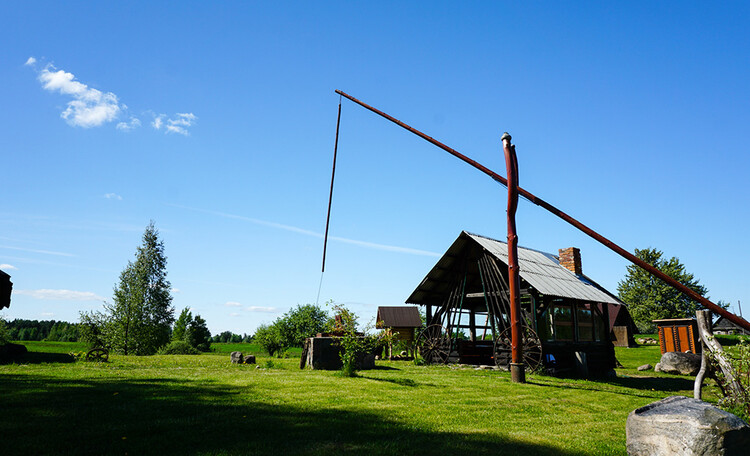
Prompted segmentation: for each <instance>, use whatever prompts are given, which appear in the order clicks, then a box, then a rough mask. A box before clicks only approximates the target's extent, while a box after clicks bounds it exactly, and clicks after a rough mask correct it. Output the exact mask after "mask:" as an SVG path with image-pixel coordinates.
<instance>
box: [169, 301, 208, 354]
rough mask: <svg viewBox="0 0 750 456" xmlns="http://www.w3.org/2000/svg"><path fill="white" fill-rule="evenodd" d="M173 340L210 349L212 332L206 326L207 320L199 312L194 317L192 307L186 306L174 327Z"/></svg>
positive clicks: (194, 346) (203, 349)
mask: <svg viewBox="0 0 750 456" xmlns="http://www.w3.org/2000/svg"><path fill="white" fill-rule="evenodd" d="M172 341H173V342H177V341H182V342H185V343H186V344H188V345H190V346H191V347H193V348H194V349H196V350H200V351H208V349H209V347H210V346H211V332H210V331H209V330H208V326H206V320H204V319H203V318H201V316H200V315H197V314H196V315H195V317H193V313H192V312H190V308H189V307H186V308H185V309H183V310H182V312H181V313H180V317H179V318H178V319H177V321H175V324H174V328H173V329H172ZM175 346H178V345H175Z"/></svg>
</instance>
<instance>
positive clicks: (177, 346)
mask: <svg viewBox="0 0 750 456" xmlns="http://www.w3.org/2000/svg"><path fill="white" fill-rule="evenodd" d="M199 353H200V352H199V351H198V350H196V349H195V348H193V347H192V346H191V345H190V344H189V343H187V342H185V341H184V340H173V341H172V342H170V343H168V344H167V345H165V346H163V347H162V348H160V349H159V352H158V354H159V355H197V354H199Z"/></svg>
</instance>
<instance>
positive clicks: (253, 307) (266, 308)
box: [247, 306, 278, 313]
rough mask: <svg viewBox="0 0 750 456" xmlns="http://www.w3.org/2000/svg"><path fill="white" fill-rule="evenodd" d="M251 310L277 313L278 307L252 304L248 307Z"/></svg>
mask: <svg viewBox="0 0 750 456" xmlns="http://www.w3.org/2000/svg"><path fill="white" fill-rule="evenodd" d="M247 310H248V311H250V312H265V313H277V312H278V309H277V308H276V307H259V306H250V307H248V308H247Z"/></svg>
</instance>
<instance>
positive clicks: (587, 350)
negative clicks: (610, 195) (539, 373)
mask: <svg viewBox="0 0 750 456" xmlns="http://www.w3.org/2000/svg"><path fill="white" fill-rule="evenodd" d="M561 258H562V261H561ZM518 261H519V273H520V279H521V280H520V282H521V313H522V320H523V340H522V344H523V349H524V350H523V351H524V363H525V364H526V365H527V367H529V368H532V369H533V368H537V367H544V368H546V369H548V370H550V371H552V372H555V373H564V372H567V371H573V372H575V371H577V372H578V373H579V374H581V375H589V374H591V375H598V374H604V373H607V372H609V371H610V370H611V369H612V368H613V367H614V366H615V363H616V361H615V356H614V347H613V345H612V342H611V335H610V331H611V328H610V325H609V324H610V313H611V312H613V311H614V310H617V311H618V312H617V313H618V314H619V310H620V308H624V305H623V303H622V302H621V301H620V300H618V299H617V298H616V297H614V295H612V294H611V293H609V292H608V291H606V290H605V289H604V288H603V287H601V286H599V285H598V284H597V283H596V282H594V281H593V280H591V279H590V278H589V277H587V276H586V275H584V274H583V271H582V268H581V264H580V263H581V262H580V252H579V251H578V249H572V248H571V249H564V250H561V251H560V257H558V256H556V255H553V254H550V253H544V252H540V251H537V250H532V249H527V248H522V247H519V248H518ZM507 262H508V248H507V244H506V243H504V242H501V241H497V240H494V239H490V238H487V237H483V236H479V235H476V234H471V233H468V232H466V231H464V232H462V233H461V234H460V235H459V236H458V238H457V239H456V240H455V241H454V242H453V244H452V245H451V246H450V247H449V248H448V250H447V251H446V253H445V254H444V255H443V256H442V258H440V260H439V261H438V262H437V264H436V265H435V266H434V267H433V268H432V270H431V271H430V272H429V273H428V274H427V276H426V277H425V278H424V280H422V282H421V283H420V284H419V286H418V287H417V288H416V289H415V290H414V292H413V293H412V294H411V296H409V298H408V299H407V300H406V302H407V303H410V304H419V305H423V306H425V311H426V315H427V327H426V328H425V330H424V331H423V333H422V335H421V336H420V340H419V341H418V342H419V344H420V347H421V349H420V350H421V353H422V356H423V357H425V360H426V361H428V362H433V363H435V362H449V361H455V362H461V363H472V364H496V365H498V366H501V367H504V368H505V367H508V365H509V363H510V355H511V347H510V345H511V340H510V339H511V337H510V329H509V328H510V323H509V298H508V296H509V293H508V285H507V279H506V278H507V277H508V265H507V264H508V263H507Z"/></svg>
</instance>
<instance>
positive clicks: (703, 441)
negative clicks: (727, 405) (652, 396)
mask: <svg viewBox="0 0 750 456" xmlns="http://www.w3.org/2000/svg"><path fill="white" fill-rule="evenodd" d="M625 431H626V435H627V449H628V454H629V455H630V456H656V455H666V454H669V455H682V456H698V455H705V456H708V455H724V456H732V455H738V456H739V455H747V454H748V448H750V426H748V425H747V423H745V422H744V421H742V420H741V419H739V418H738V417H736V416H735V415H732V414H731V413H729V412H725V411H724V410H721V409H719V408H716V407H714V406H713V405H711V404H709V403H707V402H703V401H700V400H698V399H692V398H688V397H685V396H672V397H668V398H666V399H662V400H660V401H658V402H653V403H651V404H649V405H647V406H645V407H641V408H639V409H637V410H634V411H632V412H630V415H629V416H628V421H627V424H626V429H625Z"/></svg>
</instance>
